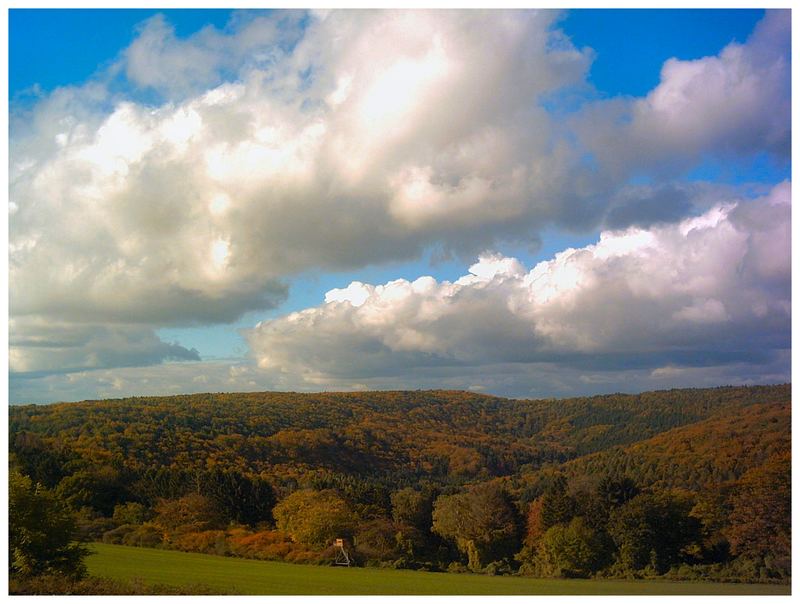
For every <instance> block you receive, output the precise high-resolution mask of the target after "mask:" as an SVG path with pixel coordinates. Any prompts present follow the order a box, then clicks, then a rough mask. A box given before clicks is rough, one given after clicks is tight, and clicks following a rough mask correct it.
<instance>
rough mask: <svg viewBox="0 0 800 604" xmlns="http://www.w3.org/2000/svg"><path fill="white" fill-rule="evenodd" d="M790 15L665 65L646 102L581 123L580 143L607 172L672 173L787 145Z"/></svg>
mask: <svg viewBox="0 0 800 604" xmlns="http://www.w3.org/2000/svg"><path fill="white" fill-rule="evenodd" d="M790 47H791V12H790V11H789V10H775V11H768V12H767V14H766V16H765V17H764V19H763V20H762V21H761V22H760V23H759V24H758V25H757V26H756V28H755V30H754V31H753V33H752V34H751V36H750V37H749V38H748V39H747V42H746V43H744V44H737V43H731V44H729V45H728V46H726V47H725V48H724V49H723V50H722V52H720V54H719V55H717V56H710V57H705V58H702V59H697V60H693V61H683V60H680V59H677V58H673V59H670V60H668V61H667V62H666V63H664V66H663V68H662V70H661V82H660V83H659V85H658V86H657V87H656V88H655V89H653V90H652V91H651V92H650V93H649V94H648V95H647V96H646V97H644V98H639V99H614V100H611V101H608V102H605V103H598V104H596V105H595V106H593V107H589V108H587V109H586V110H585V111H584V112H583V113H582V114H581V115H580V116H579V117H578V118H577V122H578V132H579V135H580V137H581V140H582V142H583V143H584V144H585V145H586V146H587V147H588V148H589V149H590V150H591V151H592V152H593V154H594V156H595V158H596V159H597V161H598V162H599V163H600V164H601V165H603V166H604V167H605V168H606V169H609V170H612V171H614V172H615V173H618V174H630V173H635V172H637V171H656V172H660V173H667V174H669V173H674V172H676V171H677V170H684V169H686V168H687V167H690V166H692V165H693V164H694V163H695V162H697V161H698V159H701V158H702V157H703V156H706V155H711V156H715V157H720V156H722V157H725V156H727V157H729V158H730V157H736V156H740V155H742V154H744V155H751V154H758V153H763V152H769V153H772V154H773V155H775V156H777V157H781V158H784V159H788V157H789V153H790V145H791V94H790V92H791V61H790Z"/></svg>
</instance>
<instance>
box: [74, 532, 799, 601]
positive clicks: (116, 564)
mask: <svg viewBox="0 0 800 604" xmlns="http://www.w3.org/2000/svg"><path fill="white" fill-rule="evenodd" d="M92 549H93V550H94V552H95V554H93V555H91V556H89V557H88V559H87V565H88V567H89V572H90V573H91V574H92V575H95V576H100V577H110V578H113V579H123V580H128V579H133V578H137V577H138V578H141V579H143V580H145V581H146V582H149V583H160V584H165V585H190V584H198V583H200V584H203V585H207V586H209V587H211V588H213V589H218V590H219V593H236V594H249V595H267V594H271V595H279V594H283V595H300V594H305V595H334V594H339V595H342V594H418V595H422V594H430V595H442V594H494V595H513V594H542V595H544V594H553V595H560V594H580V595H590V594H596V595H610V594H631V595H632V594H646V595H656V594H665V595H688V594H698V595H712V594H717V595H734V594H739V595H748V594H749V595H755V594H761V595H780V594H789V593H790V588H789V586H788V585H745V584H733V583H674V582H666V581H598V580H579V579H570V580H557V579H527V578H523V577H489V576H485V575H469V574H446V573H427V572H418V571H406V570H384V569H371V568H337V567H331V566H304V565H297V564H285V563H281V562H262V561H260V560H243V559H241V558H225V557H221V556H209V555H205V554H186V553H182V552H174V551H168V550H158V549H147V548H138V547H127V546H123V545H106V544H102V543H96V544H93V545H92Z"/></svg>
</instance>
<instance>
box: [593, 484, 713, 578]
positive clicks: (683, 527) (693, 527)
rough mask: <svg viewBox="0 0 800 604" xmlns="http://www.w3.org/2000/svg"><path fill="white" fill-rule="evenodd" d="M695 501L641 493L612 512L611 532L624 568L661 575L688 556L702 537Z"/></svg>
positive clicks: (666, 495)
mask: <svg viewBox="0 0 800 604" xmlns="http://www.w3.org/2000/svg"><path fill="white" fill-rule="evenodd" d="M693 507H694V502H693V501H692V500H691V499H690V498H688V497H685V496H679V495H674V494H671V493H668V492H663V491H659V492H655V493H641V494H639V495H637V496H636V497H634V498H633V499H631V500H630V501H628V502H627V503H626V504H625V505H623V506H621V507H619V508H616V509H615V510H613V511H612V512H611V516H610V519H609V527H608V529H609V534H610V535H611V537H612V539H613V540H614V543H615V544H616V545H617V547H618V548H619V559H620V562H621V564H622V565H623V567H625V568H627V569H630V570H642V569H645V568H648V567H649V568H650V569H652V570H654V571H655V572H657V573H659V574H661V573H664V572H666V571H667V570H669V568H670V566H672V565H674V564H677V563H678V562H681V561H682V560H685V559H686V558H687V556H686V549H687V548H689V547H690V546H691V545H692V544H695V543H697V542H698V541H699V539H700V523H699V522H698V520H697V519H696V518H693V517H692V516H690V512H691V510H692V508H693Z"/></svg>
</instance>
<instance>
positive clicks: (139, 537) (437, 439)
mask: <svg viewBox="0 0 800 604" xmlns="http://www.w3.org/2000/svg"><path fill="white" fill-rule="evenodd" d="M9 414H10V421H9V425H10V435H9V436H10V440H9V443H10V462H11V470H12V478H13V480H12V481H11V483H12V486H13V487H14V489H16V490H14V489H12V495H13V496H14V497H16V498H22V499H25V498H30V497H51V498H52V500H56V501H59V502H61V503H62V504H63V505H65V506H67V507H68V508H69V510H70V513H71V514H75V515H76V518H78V521H77V522H78V527H79V532H80V534H81V535H82V536H83V537H84V538H86V539H95V540H99V539H102V540H103V541H106V542H109V543H125V544H129V545H146V546H153V547H168V548H177V549H183V550H186V551H199V552H207V553H221V554H226V555H236V556H245V557H255V558H264V559H279V560H287V561H293V562H302V561H305V562H326V561H330V560H331V555H332V554H331V551H330V550H329V548H330V544H331V540H332V539H333V538H334V537H336V538H338V537H345V538H346V539H348V540H349V541H348V543H350V544H351V547H353V548H354V549H353V552H354V555H355V556H356V560H357V561H358V562H359V563H363V564H384V565H393V566H395V567H398V566H399V567H407V568H428V569H431V570H434V569H435V570H459V571H462V570H466V569H469V570H471V571H474V572H521V573H529V574H537V575H541V576H553V575H557V576H582V577H587V576H598V575H602V576H620V577H631V576H664V575H665V573H666V576H670V577H672V576H675V573H678V575H677V576H680V577H684V578H691V577H694V578H706V579H726V580H737V581H740V580H746V581H784V582H786V581H788V580H789V576H790V570H791V560H790V551H791V548H790V529H791V516H790V512H791V505H790V504H791V496H790V493H791V485H790V467H791V436H790V429H791V387H790V385H788V384H787V385H779V386H753V387H720V388H709V389H682V390H669V391H660V392H647V393H643V394H638V395H627V394H613V395H605V396H594V397H583V398H571V399H564V400H512V399H504V398H499V397H492V396H486V395H481V394H475V393H469V392H460V391H438V390H437V391H395V392H360V393H318V394H300V393H270V392H265V393H239V394H233V393H229V394H196V395H185V396H169V397H157V398H153V397H142V398H128V399H115V400H103V401H86V402H82V403H60V404H53V405H27V406H12V407H10V409H9ZM37 483H38V485H39V486H37ZM50 489H52V491H50ZM48 493H52V495H48ZM53 505H56V504H53ZM20 509H27V508H26V507H25V506H23V507H22V508H20ZM15 522H21V521H20V520H15ZM12 524H13V522H12ZM11 532H12V534H16V533H15V529H14V527H13V526H12V529H11ZM20 543H22V544H23V545H24V543H27V542H25V541H24V540H23V541H20ZM20 547H22V546H20ZM670 573H672V574H670Z"/></svg>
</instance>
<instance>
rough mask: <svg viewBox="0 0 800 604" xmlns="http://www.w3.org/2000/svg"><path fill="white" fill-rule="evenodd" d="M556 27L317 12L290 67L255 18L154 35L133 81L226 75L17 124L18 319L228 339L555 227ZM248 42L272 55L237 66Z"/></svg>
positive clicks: (516, 18)
mask: <svg viewBox="0 0 800 604" xmlns="http://www.w3.org/2000/svg"><path fill="white" fill-rule="evenodd" d="M553 18H554V14H553V13H539V12H535V11H531V12H521V13H511V12H502V13H482V12H446V11H442V12H440V11H420V12H398V13H395V12H372V11H369V12H362V11H352V12H350V11H342V12H333V13H330V14H328V15H325V16H319V15H318V16H315V17H312V18H311V20H310V22H309V23H308V24H307V25H306V27H305V29H304V30H303V36H302V39H301V40H299V41H297V42H296V43H295V44H294V45H293V46H291V45H290V46H287V48H286V49H285V50H283V49H282V48H281V46H280V44H278V43H277V42H276V36H278V35H279V34H278V32H279V31H281V28H280V27H278V24H276V23H274V22H272V21H270V20H269V19H267V20H265V19H264V18H260V19H258V20H255V21H252V22H250V23H247V24H246V25H244V26H242V27H240V29H238V30H237V31H236V33H235V34H229V35H223V34H221V33H219V32H216V31H215V30H213V29H206V30H203V31H201V32H200V33H198V34H196V35H195V36H193V37H192V38H190V39H188V40H185V41H179V40H177V39H176V38H175V36H174V32H172V31H171V30H170V28H169V27H168V26H167V24H166V23H165V21H164V20H163V19H160V18H156V19H154V20H151V21H150V22H148V23H146V24H145V26H144V27H143V28H142V30H141V32H140V36H139V38H137V40H136V41H135V42H134V43H133V44H132V46H131V47H130V48H129V49H128V50H127V51H126V53H125V55H124V56H125V63H124V64H125V67H126V69H127V72H128V75H129V77H130V78H131V79H132V81H134V82H135V83H137V84H140V85H142V86H153V87H161V88H163V87H164V86H166V87H167V89H169V86H170V85H173V84H174V85H175V86H181V87H187V86H188V87H191V86H190V83H191V85H194V86H197V85H200V84H205V83H207V82H209V81H213V80H214V79H215V78H217V77H219V74H218V72H219V71H220V70H221V69H222V64H223V63H226V62H227V61H232V64H236V65H238V66H239V69H238V71H237V73H236V78H235V79H234V80H233V81H231V82H229V83H223V84H220V85H219V86H216V87H213V88H211V89H209V90H206V91H204V92H202V93H198V94H196V95H194V96H189V97H187V98H186V99H184V100H182V101H179V102H165V103H163V104H162V105H160V106H157V107H152V106H148V105H144V104H139V103H136V102H133V101H130V100H127V101H122V102H118V99H116V98H107V97H104V98H101V99H97V98H95V96H97V94H100V93H99V92H98V93H96V94H95V95H93V96H91V98H87V99H84V98H83V91H81V90H71V91H68V92H61V93H59V94H57V95H55V96H56V97H58V98H59V99H62V100H60V101H59V102H57V101H50V102H45V103H43V104H42V106H41V108H39V110H34V116H33V119H30V120H27V121H26V123H25V124H17V125H16V128H15V131H14V134H13V136H12V156H13V158H14V160H13V164H14V165H13V167H12V178H11V201H12V203H13V208H14V211H13V213H12V215H11V217H10V222H11V259H10V260H11V262H10V270H11V279H12V281H13V282H14V283H15V284H16V285H15V287H14V288H13V290H12V292H11V293H12V300H11V302H12V309H13V311H14V312H15V313H36V314H40V315H47V314H49V313H55V312H58V315H59V316H60V317H64V318H72V319H75V320H85V319H86V317H87V316H90V315H91V316H95V317H96V316H100V317H103V318H106V319H107V320H110V321H112V320H115V319H120V318H124V321H126V322H130V321H141V322H148V323H157V322H159V321H160V322H176V321H184V322H191V321H215V320H216V321H225V320H228V321H229V320H232V319H234V318H235V317H237V316H238V315H240V314H241V313H242V312H244V311H246V310H252V309H255V308H265V307H269V306H271V305H274V304H275V303H276V302H278V301H280V300H281V299H282V297H283V296H284V295H285V288H284V286H283V285H282V284H281V282H280V278H281V277H284V276H286V275H291V274H294V273H296V272H297V271H301V270H303V269H306V268H311V267H323V268H343V267H354V266H361V265H364V264H366V263H368V262H372V261H376V260H377V261H380V260H386V259H396V258H398V257H400V258H403V257H405V258H408V257H411V256H412V255H414V254H417V253H419V251H420V250H421V249H422V248H423V246H425V245H427V244H430V243H432V242H436V241H441V240H444V241H450V242H451V243H452V245H453V246H458V245H463V241H466V240H470V239H471V237H469V236H465V233H467V234H468V233H470V232H472V234H473V235H474V236H475V237H474V239H475V240H476V241H480V240H484V241H485V240H487V238H490V237H491V236H494V235H497V234H498V233H500V232H502V231H504V230H510V231H514V230H515V229H516V230H517V231H518V232H519V233H520V234H521V233H523V232H524V231H525V230H526V229H527V228H528V227H530V226H531V224H533V223H536V222H537V221H538V222H541V221H543V220H547V219H549V218H550V217H552V216H553V215H555V214H558V213H559V212H562V211H563V208H561V200H560V199H559V198H558V197H557V195H556V193H557V192H559V191H560V190H561V189H562V188H564V185H565V183H567V182H568V181H569V180H570V179H569V178H568V175H569V170H570V166H569V156H568V154H566V151H559V150H558V149H555V150H554V149H552V148H551V147H552V145H553V143H554V134H553V132H552V129H553V127H552V124H551V123H550V121H549V119H548V117H547V114H546V112H545V111H544V110H543V109H541V108H540V107H539V106H538V104H537V99H538V98H539V97H540V96H541V95H544V94H547V93H550V92H552V91H554V90H558V89H560V88H563V87H565V86H569V85H572V84H575V83H577V82H579V81H580V80H581V79H582V77H583V74H584V72H585V70H586V68H587V66H588V59H587V57H586V56H585V55H584V54H582V53H580V52H578V51H577V50H575V49H574V48H573V47H572V46H571V45H570V44H569V43H568V42H567V41H566V40H565V39H563V37H562V36H560V34H559V33H558V32H557V31H554V30H552V28H551V25H552V20H553ZM343 39H344V40H347V43H344V44H343V43H341V40H343ZM259 45H263V46H265V47H274V48H275V49H276V50H275V51H274V56H270V57H266V58H264V57H262V58H263V60H262V61H255V60H254V61H246V62H244V63H242V62H241V61H239V60H238V59H237V57H241V56H244V55H247V56H250V52H249V51H252V49H253V48H256V47H259ZM229 51H230V52H231V53H232V56H233V59H229V58H226V57H227V56H228V55H227V53H228V52H229ZM256 54H258V53H256ZM206 55H209V56H210V57H211V58H208V57H207V56H206ZM198 70H202V71H203V72H202V73H199V72H198ZM214 74H217V75H214ZM148 77H149V78H150V79H148ZM189 81H190V83H187V82H189ZM86 94H88V93H86ZM101 96H102V95H101ZM108 103H112V105H113V106H112V109H110V110H109V111H108V112H107V113H106V114H104V115H102V116H98V115H97V110H98V107H100V106H103V105H104V104H108ZM142 299H146V300H147V303H146V304H142V303H141V300H142Z"/></svg>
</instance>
